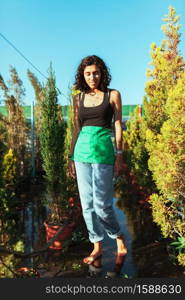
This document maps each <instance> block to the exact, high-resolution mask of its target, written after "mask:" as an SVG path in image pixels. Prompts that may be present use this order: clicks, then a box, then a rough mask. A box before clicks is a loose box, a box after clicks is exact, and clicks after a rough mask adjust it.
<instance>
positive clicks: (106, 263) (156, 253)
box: [35, 199, 185, 278]
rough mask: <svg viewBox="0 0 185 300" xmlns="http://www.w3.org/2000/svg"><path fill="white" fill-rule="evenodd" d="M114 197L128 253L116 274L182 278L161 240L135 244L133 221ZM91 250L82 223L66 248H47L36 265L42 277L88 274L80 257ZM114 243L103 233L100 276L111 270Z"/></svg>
mask: <svg viewBox="0 0 185 300" xmlns="http://www.w3.org/2000/svg"><path fill="white" fill-rule="evenodd" d="M120 201H121V200H119V201H117V199H114V209H115V213H116V216H117V218H118V221H119V223H120V226H121V229H122V231H123V234H124V236H125V240H126V245H127V248H128V254H127V256H126V259H125V262H124V264H123V266H122V268H121V271H120V275H119V277H123V278H125V277H128V278H151V277H153V278H154V277H161V278H162V277H165V278H173V277H174V278H178V277H185V270H184V269H183V268H181V267H179V266H178V265H175V264H173V263H172V262H171V261H170V260H169V255H168V253H167V250H166V244H165V243H164V241H163V240H162V241H157V240H156V241H155V240H154V241H152V242H151V241H150V242H149V243H148V244H146V243H145V244H142V241H141V243H140V244H138V242H137V243H135V238H136V236H137V232H134V229H133V224H132V222H131V220H130V219H129V215H126V214H125V213H124V212H123V210H122V209H120V208H119V207H123V206H122V204H123V202H121V204H120V203H119V202H120ZM91 251H92V244H91V243H89V241H88V237H87V232H86V229H85V226H84V224H82V226H81V228H77V231H76V233H74V237H73V241H72V242H71V243H70V244H69V245H68V247H67V251H64V252H62V251H53V250H50V251H47V252H46V253H45V254H44V255H42V256H41V257H40V258H39V259H38V260H37V262H36V261H35V263H36V265H35V267H36V268H37V270H38V271H39V273H40V276H41V277H47V278H51V277H68V278H69V277H70V278H72V277H88V276H89V273H88V271H89V267H88V266H87V265H85V264H83V262H82V260H83V258H84V257H85V256H87V255H88V254H89V253H90V252H91ZM115 254H116V243H115V241H114V240H112V239H110V238H109V237H108V236H106V235H105V238H104V241H103V257H102V263H103V270H102V273H101V276H102V277H105V276H106V274H107V272H111V271H113V269H114V261H115Z"/></svg>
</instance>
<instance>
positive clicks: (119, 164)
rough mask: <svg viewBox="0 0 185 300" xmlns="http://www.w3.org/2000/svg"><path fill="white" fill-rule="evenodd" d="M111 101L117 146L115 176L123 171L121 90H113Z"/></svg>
mask: <svg viewBox="0 0 185 300" xmlns="http://www.w3.org/2000/svg"><path fill="white" fill-rule="evenodd" d="M111 102H112V103H113V105H114V130H115V147H116V151H117V153H116V160H115V166H114V173H115V176H119V175H121V173H122V171H123V156H122V102H121V94H120V92H119V91H116V90H113V91H112V92H111Z"/></svg>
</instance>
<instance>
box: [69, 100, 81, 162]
mask: <svg viewBox="0 0 185 300" xmlns="http://www.w3.org/2000/svg"><path fill="white" fill-rule="evenodd" d="M79 105H80V94H78V95H75V96H74V97H73V107H74V119H73V134H72V141H71V148H70V151H69V158H70V157H71V156H72V155H73V152H74V147H75V144H76V141H77V138H78V135H79V132H80V129H81V124H80V120H79V113H78V111H79Z"/></svg>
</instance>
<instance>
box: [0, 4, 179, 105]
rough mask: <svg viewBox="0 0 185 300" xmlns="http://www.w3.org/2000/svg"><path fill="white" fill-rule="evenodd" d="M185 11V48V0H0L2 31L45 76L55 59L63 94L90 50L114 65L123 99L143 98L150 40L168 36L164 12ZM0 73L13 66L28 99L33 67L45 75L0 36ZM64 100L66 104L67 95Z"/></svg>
mask: <svg viewBox="0 0 185 300" xmlns="http://www.w3.org/2000/svg"><path fill="white" fill-rule="evenodd" d="M169 5H172V6H174V7H175V9H176V12H177V15H180V16H181V20H180V23H181V24H182V28H181V33H182V36H181V43H180V49H181V53H182V55H183V56H184V54H185V32H184V31H185V1H184V0H155V1H154V0H153V1H151V0H93V1H87V0H43V1H41V0H31V1H30V0H1V10H0V28H1V29H0V32H1V33H2V34H3V35H4V36H5V37H6V38H7V39H8V40H9V41H10V42H11V43H13V44H14V45H15V46H16V47H17V48H18V49H19V50H20V51H21V52H22V53H23V54H24V55H25V56H26V57H27V58H28V59H29V60H30V61H31V62H32V63H33V64H34V65H35V66H36V67H37V68H38V69H39V70H40V71H41V72H42V73H43V74H45V76H47V70H48V67H49V64H50V62H52V64H53V68H54V71H55V75H56V81H57V86H58V88H59V89H60V90H61V91H62V93H63V94H64V95H66V96H67V94H68V86H69V85H71V84H73V82H74V76H75V72H76V68H77V66H78V64H79V63H80V61H81V59H82V58H83V57H85V56H87V55H92V54H95V55H98V56H100V57H101V58H103V59H104V60H105V62H106V64H107V65H108V67H109V68H110V71H111V75H112V81H111V84H110V87H111V88H115V89H117V90H119V91H120V92H121V95H122V104H123V105H124V104H141V103H142V101H143V95H144V86H145V82H146V80H147V79H146V69H147V68H148V67H149V62H150V45H151V43H152V42H156V43H157V44H158V45H159V44H160V43H161V40H162V39H163V38H164V35H163V33H162V31H161V29H160V28H161V25H162V24H163V21H162V18H163V17H164V15H166V14H167V12H168V6H169ZM0 45H1V46H0V49H1V55H0V73H1V75H2V76H3V78H4V79H5V80H8V79H9V66H10V65H12V66H14V67H15V68H16V69H17V71H18V74H19V76H20V78H21V80H22V81H23V84H24V87H25V89H26V95H25V98H24V103H25V104H31V102H32V101H33V100H34V93H33V89H32V87H31V84H30V83H29V80H28V78H27V69H30V70H31V71H32V72H33V73H34V74H35V75H36V76H37V77H38V79H39V80H40V81H41V82H45V78H44V77H42V76H41V74H40V73H38V72H37V71H36V70H35V69H34V68H33V67H32V66H30V65H29V64H28V62H26V61H25V60H24V59H23V58H22V57H21V56H20V55H19V54H18V53H17V52H16V51H15V50H14V49H13V48H11V47H10V45H9V44H8V43H7V42H6V41H5V40H3V39H2V37H0ZM59 102H60V103H61V104H63V105H65V104H67V99H66V98H65V97H64V96H62V95H61V96H60V97H59Z"/></svg>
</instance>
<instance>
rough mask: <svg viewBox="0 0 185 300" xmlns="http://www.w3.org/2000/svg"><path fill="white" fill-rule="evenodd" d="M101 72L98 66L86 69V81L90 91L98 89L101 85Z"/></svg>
mask: <svg viewBox="0 0 185 300" xmlns="http://www.w3.org/2000/svg"><path fill="white" fill-rule="evenodd" d="M100 78H101V72H100V69H99V68H98V67H97V66H96V65H90V66H87V67H85V69H84V79H85V82H86V83H87V85H88V86H89V87H90V89H97V88H98V86H99V83H100Z"/></svg>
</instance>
